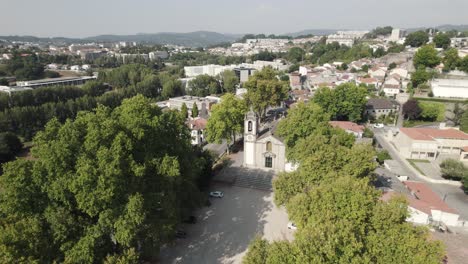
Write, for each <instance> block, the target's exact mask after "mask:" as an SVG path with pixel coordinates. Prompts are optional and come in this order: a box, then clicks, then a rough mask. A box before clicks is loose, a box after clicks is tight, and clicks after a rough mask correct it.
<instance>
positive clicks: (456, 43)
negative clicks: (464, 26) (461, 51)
mask: <svg viewBox="0 0 468 264" xmlns="http://www.w3.org/2000/svg"><path fill="white" fill-rule="evenodd" d="M450 46H451V47H452V48H465V47H468V38H466V37H465V38H451V39H450Z"/></svg>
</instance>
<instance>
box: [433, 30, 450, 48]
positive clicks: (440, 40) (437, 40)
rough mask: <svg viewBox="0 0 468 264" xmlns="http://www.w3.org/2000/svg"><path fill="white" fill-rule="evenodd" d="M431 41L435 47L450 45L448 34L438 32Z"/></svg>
mask: <svg viewBox="0 0 468 264" xmlns="http://www.w3.org/2000/svg"><path fill="white" fill-rule="evenodd" d="M433 41H434V44H435V45H436V47H437V48H443V49H447V48H448V47H450V36H449V34H446V33H438V34H437V35H435V37H434V39H433Z"/></svg>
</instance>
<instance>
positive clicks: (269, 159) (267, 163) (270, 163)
mask: <svg viewBox="0 0 468 264" xmlns="http://www.w3.org/2000/svg"><path fill="white" fill-rule="evenodd" d="M265 167H267V168H272V167H273V158H272V157H265Z"/></svg>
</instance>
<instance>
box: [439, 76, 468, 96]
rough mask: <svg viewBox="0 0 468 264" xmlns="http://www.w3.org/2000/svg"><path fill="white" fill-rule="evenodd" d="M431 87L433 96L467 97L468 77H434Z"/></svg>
mask: <svg viewBox="0 0 468 264" xmlns="http://www.w3.org/2000/svg"><path fill="white" fill-rule="evenodd" d="M431 88H432V93H433V94H434V96H435V97H446V98H468V79H434V80H432V82H431Z"/></svg>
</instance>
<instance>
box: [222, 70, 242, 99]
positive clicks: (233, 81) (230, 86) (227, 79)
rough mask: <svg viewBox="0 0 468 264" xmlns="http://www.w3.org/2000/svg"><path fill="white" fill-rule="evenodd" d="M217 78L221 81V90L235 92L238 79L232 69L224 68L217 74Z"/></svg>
mask: <svg viewBox="0 0 468 264" xmlns="http://www.w3.org/2000/svg"><path fill="white" fill-rule="evenodd" d="M218 78H219V79H220V81H221V84H222V90H223V92H227V93H233V94H235V93H236V86H237V85H238V84H239V79H238V78H237V76H236V73H235V72H234V71H232V70H225V71H223V72H222V73H220V74H219V76H218Z"/></svg>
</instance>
